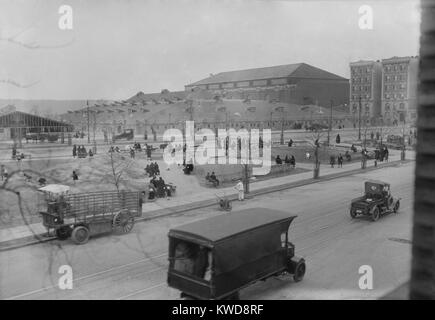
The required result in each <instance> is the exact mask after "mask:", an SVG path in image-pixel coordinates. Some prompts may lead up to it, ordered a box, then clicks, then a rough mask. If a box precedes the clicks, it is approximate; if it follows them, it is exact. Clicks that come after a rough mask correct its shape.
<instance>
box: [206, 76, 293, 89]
mask: <svg viewBox="0 0 435 320" xmlns="http://www.w3.org/2000/svg"><path fill="white" fill-rule="evenodd" d="M283 84H287V79H286V78H279V79H270V80H253V81H240V82H229V83H222V84H220V83H216V84H209V85H199V86H198V87H199V88H201V89H206V90H216V89H231V88H246V87H251V86H252V87H262V86H267V85H272V86H274V85H283Z"/></svg>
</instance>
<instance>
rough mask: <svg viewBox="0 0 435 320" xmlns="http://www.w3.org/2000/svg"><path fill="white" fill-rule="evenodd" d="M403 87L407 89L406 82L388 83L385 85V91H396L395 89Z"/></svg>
mask: <svg viewBox="0 0 435 320" xmlns="http://www.w3.org/2000/svg"><path fill="white" fill-rule="evenodd" d="M403 89H406V84H405V83H399V84H387V85H385V86H384V91H394V90H403Z"/></svg>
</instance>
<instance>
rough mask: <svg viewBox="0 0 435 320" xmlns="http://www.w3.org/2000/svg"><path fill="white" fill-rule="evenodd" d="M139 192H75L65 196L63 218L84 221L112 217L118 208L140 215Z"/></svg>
mask: <svg viewBox="0 0 435 320" xmlns="http://www.w3.org/2000/svg"><path fill="white" fill-rule="evenodd" d="M139 198H140V192H133V191H120V192H119V193H118V192H117V191H104V192H90V193H77V194H70V195H67V196H65V198H64V199H65V201H66V203H67V205H66V208H65V209H64V217H65V218H75V219H77V220H83V221H86V220H87V219H89V218H101V219H104V218H105V217H107V218H112V217H113V215H114V214H116V213H117V212H119V211H120V210H124V209H128V210H129V211H130V213H132V214H134V215H136V216H140V215H141V213H142V212H141V210H140V208H139Z"/></svg>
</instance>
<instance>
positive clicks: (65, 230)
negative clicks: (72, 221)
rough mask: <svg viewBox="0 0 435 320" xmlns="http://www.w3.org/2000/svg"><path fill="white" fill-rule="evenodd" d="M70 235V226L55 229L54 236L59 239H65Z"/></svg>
mask: <svg viewBox="0 0 435 320" xmlns="http://www.w3.org/2000/svg"><path fill="white" fill-rule="evenodd" d="M70 236H71V228H70V227H69V226H63V227H60V228H59V229H56V237H57V238H58V239H59V240H66V239H68V238H69V237H70Z"/></svg>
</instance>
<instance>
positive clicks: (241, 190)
mask: <svg viewBox="0 0 435 320" xmlns="http://www.w3.org/2000/svg"><path fill="white" fill-rule="evenodd" d="M234 188H235V189H236V190H237V191H238V192H239V201H243V200H245V188H244V187H243V182H242V180H239V181H238V182H237V184H236V186H235V187H234Z"/></svg>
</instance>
